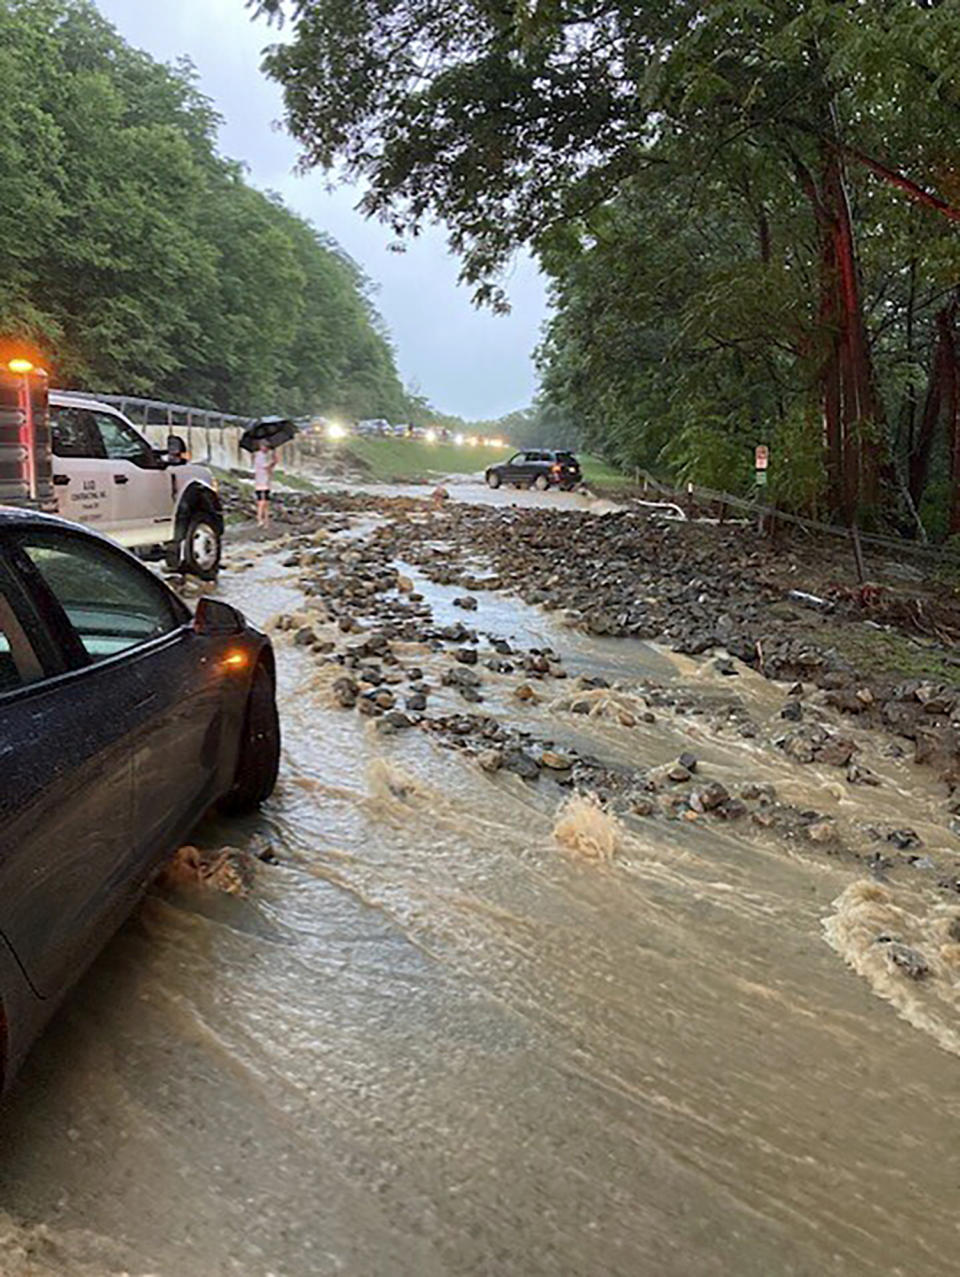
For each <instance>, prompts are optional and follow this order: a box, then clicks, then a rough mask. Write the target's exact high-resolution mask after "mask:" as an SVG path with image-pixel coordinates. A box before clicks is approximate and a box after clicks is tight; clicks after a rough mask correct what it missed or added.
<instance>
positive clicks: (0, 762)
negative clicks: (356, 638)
mask: <svg viewBox="0 0 960 1277" xmlns="http://www.w3.org/2000/svg"><path fill="white" fill-rule="evenodd" d="M279 756H280V728H279V721H278V718H277V709H276V699H275V668H274V657H273V651H272V648H271V645H270V641H269V639H267V638H266V637H265V636H264V635H262V634H260V633H258V631H256V630H255V629H253V628H252V627H251V626H249V625H247V624H246V622H245V621H244V619H243V617H242V616H241V614H240V613H239V612H238V611H236V609H235V608H232V607H230V606H229V605H228V604H226V603H222V602H219V601H217V600H214V599H201V600H200V603H199V604H198V606H197V610H196V615H195V616H191V614H190V611H189V609H188V608H187V607H186V606H185V605H184V604H183V603H182V602H181V600H180V599H179V598H177V596H176V595H175V594H174V593H173V592H172V591H171V590H169V589H168V588H167V587H166V586H165V585H164V584H163V582H162V581H160V580H159V579H158V578H157V577H156V576H155V575H154V574H153V573H152V572H151V571H150V570H149V569H148V568H146V567H145V566H144V565H143V564H142V563H141V562H140V561H139V560H137V559H135V558H134V557H133V556H132V555H130V554H128V553H127V552H126V551H125V550H121V549H120V548H119V547H118V546H116V545H114V544H113V543H112V542H110V541H108V540H106V539H105V538H104V537H101V536H99V535H97V534H96V533H92V532H89V531H87V530H85V529H82V528H78V527H76V526H74V525H73V524H70V523H67V522H65V521H63V520H61V519H58V518H53V517H50V516H48V515H43V514H37V513H32V512H29V511H20V510H12V509H2V508H0V1091H2V1089H3V1088H4V1087H6V1086H7V1085H8V1084H9V1081H10V1079H11V1077H12V1076H13V1074H14V1072H15V1071H16V1068H17V1066H18V1065H19V1063H20V1061H21V1060H22V1059H23V1056H24V1055H25V1053H26V1051H27V1048H28V1046H29V1045H30V1043H31V1041H32V1040H33V1038H34V1037H35V1036H36V1034H37V1033H38V1032H39V1030H40V1028H41V1027H42V1025H43V1023H44V1021H45V1020H46V1019H47V1018H48V1017H49V1016H50V1014H51V1012H52V1011H53V1009H54V1008H55V1006H56V1004H57V1002H58V1001H59V999H60V998H61V997H62V995H63V994H64V993H65V992H66V990H67V989H68V988H69V987H70V985H71V984H73V982H74V981H75V980H76V979H77V978H78V976H79V975H80V974H81V973H82V972H83V970H84V968H85V967H86V966H87V965H88V963H89V962H90V961H91V960H92V958H93V957H94V956H95V955H96V954H97V952H98V951H99V950H100V949H101V948H102V946H103V945H104V944H105V943H106V941H107V940H108V939H109V938H110V936H111V935H112V934H113V932H114V931H115V930H116V928H117V927H118V926H119V925H120V923H121V922H122V921H123V920H124V919H125V918H126V917H127V915H128V914H129V913H130V911H131V910H132V908H133V907H134V905H135V904H136V902H137V901H138V899H139V898H140V896H141V895H142V894H143V892H144V890H145V889H146V888H147V886H148V885H149V883H150V881H151V879H152V878H153V876H154V875H155V873H156V872H157V870H158V869H159V868H160V867H161V865H162V864H163V862H164V860H165V859H166V858H167V857H168V856H169V855H170V854H171V853H172V852H173V851H174V850H175V849H176V848H177V847H178V846H179V845H180V844H181V843H182V841H183V840H184V838H185V837H186V835H187V834H188V833H189V832H190V830H191V828H192V827H193V826H194V825H195V824H196V822H197V821H198V819H199V818H200V817H201V816H202V815H203V813H204V812H205V811H206V810H207V809H208V808H209V807H210V806H211V805H212V804H214V803H219V804H221V805H222V806H223V807H224V808H225V809H227V810H230V811H246V810H250V809H252V808H254V807H256V806H257V805H258V804H259V803H260V802H262V801H263V800H264V799H265V798H267V797H268V796H269V795H270V793H271V792H272V790H273V787H274V784H275V782H276V776H277V768H278V763H279Z"/></svg>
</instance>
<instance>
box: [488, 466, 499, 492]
mask: <svg viewBox="0 0 960 1277" xmlns="http://www.w3.org/2000/svg"><path fill="white" fill-rule="evenodd" d="M487 487H488V488H499V487H500V476H499V475H498V474H497V472H496V470H488V471H487Z"/></svg>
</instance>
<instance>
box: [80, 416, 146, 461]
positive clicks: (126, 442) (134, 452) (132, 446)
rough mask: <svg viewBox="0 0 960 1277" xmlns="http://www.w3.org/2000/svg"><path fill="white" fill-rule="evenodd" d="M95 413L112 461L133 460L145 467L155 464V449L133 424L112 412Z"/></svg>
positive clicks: (101, 435) (104, 444) (107, 452)
mask: <svg viewBox="0 0 960 1277" xmlns="http://www.w3.org/2000/svg"><path fill="white" fill-rule="evenodd" d="M94 415H95V417H96V422H97V428H98V430H99V431H100V438H101V439H102V440H103V446H104V449H105V450H106V454H107V456H108V457H109V458H110V460H111V461H132V462H133V464H134V465H137V466H143V467H144V468H149V467H151V466H152V465H153V463H154V460H153V449H152V448H151V447H150V445H149V444H148V443H147V441H146V439H144V437H143V436H142V435H140V434H138V433H137V432H136V430H134V428H133V427H132V426H128V425H127V423H126V422H125V421H121V420H120V418H119V417H114V416H112V415H111V414H110V413H106V412H98V413H95V414H94Z"/></svg>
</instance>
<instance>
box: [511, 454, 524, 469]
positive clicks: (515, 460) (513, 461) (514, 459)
mask: <svg viewBox="0 0 960 1277" xmlns="http://www.w3.org/2000/svg"><path fill="white" fill-rule="evenodd" d="M524 455H525V454H524V453H522V452H515V453H514V454H513V456H512V457H511V458H510V460H509V461H508V462H507V465H508V466H515V465H516V464H517V463H518V462H520V461H523V460H524Z"/></svg>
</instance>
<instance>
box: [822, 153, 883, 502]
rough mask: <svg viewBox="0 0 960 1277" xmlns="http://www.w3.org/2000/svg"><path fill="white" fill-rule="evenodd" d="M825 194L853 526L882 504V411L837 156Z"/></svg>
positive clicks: (827, 176)
mask: <svg viewBox="0 0 960 1277" xmlns="http://www.w3.org/2000/svg"><path fill="white" fill-rule="evenodd" d="M823 195H824V202H825V204H826V207H827V209H828V211H829V214H830V219H831V232H832V237H833V243H834V256H835V259H836V271H835V276H836V287H837V290H838V293H839V299H838V305H837V308H836V309H837V311H838V312H839V316H840V331H839V333H838V334H837V336H838V357H839V360H840V386H841V392H842V396H843V400H842V403H841V406H840V426H841V454H842V466H843V505H842V510H843V515H844V518H845V519H846V521H847V522H848V523H852V522H854V521H855V520H856V519H857V518H858V515H859V514H860V512H861V511H862V510H864V509H873V510H875V509H877V507H878V506H879V504H880V467H881V448H880V441H879V418H880V412H879V405H878V403H877V397H876V394H875V391H874V380H873V366H872V361H871V358H870V347H869V345H868V343H867V332H866V325H865V323H864V319H863V304H862V298H861V293H860V273H859V267H858V264H857V256H856V248H855V245H854V237H853V221H852V218H851V216H850V202H849V199H848V196H847V189H846V182H845V179H844V173H843V169H842V166H841V163H840V161H839V159H838V157H837V156H836V155H831V156H829V157H828V159H827V163H826V168H825V172H824V178H823Z"/></svg>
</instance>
